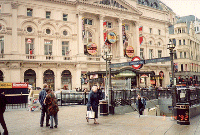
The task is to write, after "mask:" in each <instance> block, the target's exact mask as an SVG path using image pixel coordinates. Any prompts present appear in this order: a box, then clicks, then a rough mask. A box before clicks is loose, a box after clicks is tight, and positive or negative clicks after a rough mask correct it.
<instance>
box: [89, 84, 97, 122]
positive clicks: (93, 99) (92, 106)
mask: <svg viewBox="0 0 200 135" xmlns="http://www.w3.org/2000/svg"><path fill="white" fill-rule="evenodd" d="M98 105H99V94H98V92H97V86H93V87H92V90H91V91H90V93H89V95H88V103H87V111H91V110H92V111H94V114H95V117H94V124H99V123H98V122H97V120H96V119H97V118H98ZM89 113H91V114H92V112H88V114H89ZM86 120H87V122H89V116H88V115H87V116H86Z"/></svg>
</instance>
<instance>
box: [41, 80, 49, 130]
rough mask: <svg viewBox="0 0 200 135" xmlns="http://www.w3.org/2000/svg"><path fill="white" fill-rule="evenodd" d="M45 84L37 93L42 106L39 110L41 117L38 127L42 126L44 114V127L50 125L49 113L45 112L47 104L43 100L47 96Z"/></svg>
mask: <svg viewBox="0 0 200 135" xmlns="http://www.w3.org/2000/svg"><path fill="white" fill-rule="evenodd" d="M46 90H48V89H47V85H46V84H45V85H44V89H43V90H42V91H41V92H40V93H39V102H40V104H41V106H42V111H41V118H40V127H43V123H44V117H45V114H46V127H48V126H50V125H49V115H48V113H47V106H46V104H44V100H45V98H46V96H47V91H46Z"/></svg>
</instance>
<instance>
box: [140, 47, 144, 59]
mask: <svg viewBox="0 0 200 135" xmlns="http://www.w3.org/2000/svg"><path fill="white" fill-rule="evenodd" d="M140 58H142V59H144V48H140Z"/></svg>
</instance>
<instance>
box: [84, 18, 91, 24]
mask: <svg viewBox="0 0 200 135" xmlns="http://www.w3.org/2000/svg"><path fill="white" fill-rule="evenodd" d="M84 23H85V24H87V25H92V23H93V22H92V19H84Z"/></svg>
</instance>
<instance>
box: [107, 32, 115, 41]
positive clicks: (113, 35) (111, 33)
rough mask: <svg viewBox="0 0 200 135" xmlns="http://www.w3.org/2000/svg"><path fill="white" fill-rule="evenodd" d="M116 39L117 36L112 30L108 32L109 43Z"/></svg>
mask: <svg viewBox="0 0 200 135" xmlns="http://www.w3.org/2000/svg"><path fill="white" fill-rule="evenodd" d="M116 41H117V36H116V34H115V33H114V32H109V33H108V42H109V43H110V44H114V43H115V42H116Z"/></svg>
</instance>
